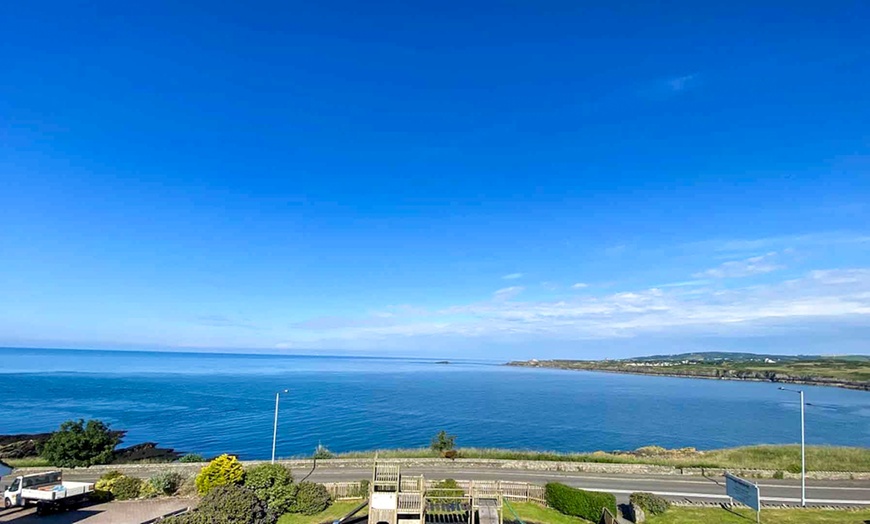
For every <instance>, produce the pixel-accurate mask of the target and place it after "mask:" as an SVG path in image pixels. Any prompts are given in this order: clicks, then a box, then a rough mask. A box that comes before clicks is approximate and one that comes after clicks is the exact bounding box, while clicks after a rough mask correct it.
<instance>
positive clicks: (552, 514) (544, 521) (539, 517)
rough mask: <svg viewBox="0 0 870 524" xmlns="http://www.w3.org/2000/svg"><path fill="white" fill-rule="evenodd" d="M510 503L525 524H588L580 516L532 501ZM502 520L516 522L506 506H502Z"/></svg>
mask: <svg viewBox="0 0 870 524" xmlns="http://www.w3.org/2000/svg"><path fill="white" fill-rule="evenodd" d="M510 505H511V507H513V508H514V511H516V512H517V515H519V516H520V518H521V519H522V520H523V522H525V523H526V524H589V523H588V522H587V521H585V520H583V519H581V518H577V517H569V516H567V515H562V514H561V513H559V512H558V511H556V510H554V509H550V508H545V507H543V506H539V505H538V504H534V503H532V502H511V503H510ZM504 521H505V523H508V522H511V523H514V522H517V519H516V517H514V515H513V513H511V512H510V510H509V509H508V508H507V506H505V508H504Z"/></svg>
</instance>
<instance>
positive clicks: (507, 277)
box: [501, 273, 523, 280]
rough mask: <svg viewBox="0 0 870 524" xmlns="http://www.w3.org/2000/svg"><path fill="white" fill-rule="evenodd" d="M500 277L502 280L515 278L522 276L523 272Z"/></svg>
mask: <svg viewBox="0 0 870 524" xmlns="http://www.w3.org/2000/svg"><path fill="white" fill-rule="evenodd" d="M501 278H503V279H504V280H516V279H518V278H523V274H522V273H511V274H509V275H505V276H503V277H501Z"/></svg>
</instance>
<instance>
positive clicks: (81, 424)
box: [39, 419, 121, 468]
mask: <svg viewBox="0 0 870 524" xmlns="http://www.w3.org/2000/svg"><path fill="white" fill-rule="evenodd" d="M120 440H121V439H120V437H119V436H118V434H117V433H113V432H112V431H111V430H110V429H109V425H108V424H105V423H103V422H101V421H99V420H89V421H87V423H85V421H84V420H83V419H79V420H77V421H76V420H68V421H66V422H64V423H63V424H61V425H60V429H59V430H58V431H56V432H54V434H52V436H51V438H49V439H48V440H47V441H46V442H45V444H43V446H42V448H41V449H40V451H39V454H40V456H42V458H44V459H46V460H47V461H49V462H50V463H51V465H52V466H57V467H63V468H75V467H84V466H93V465H94V464H107V463H109V462H110V461H111V460H112V454H113V453H114V451H115V446H117V445H118V443H119V442H120Z"/></svg>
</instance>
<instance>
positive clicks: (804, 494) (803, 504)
mask: <svg viewBox="0 0 870 524" xmlns="http://www.w3.org/2000/svg"><path fill="white" fill-rule="evenodd" d="M779 389H780V391H791V392H792V393H799V394H800V396H801V507H806V505H807V452H806V439H805V435H806V432H805V427H806V424H805V421H806V419H805V418H804V406H805V404H804V391H803V390H802V389H789V388H782V387H781V388H779Z"/></svg>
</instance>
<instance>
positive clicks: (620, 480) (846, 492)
mask: <svg viewBox="0 0 870 524" xmlns="http://www.w3.org/2000/svg"><path fill="white" fill-rule="evenodd" d="M402 471H403V472H404V473H409V474H415V475H419V474H422V475H425V476H426V478H429V479H444V478H454V479H457V480H514V481H521V482H532V483H536V484H544V483H546V482H548V481H558V482H563V483H565V484H568V485H570V486H575V487H578V488H584V489H592V490H598V491H607V492H610V493H613V494H615V495H616V496H617V498H618V499H620V501H621V502H624V501H626V500H628V495H629V494H631V493H634V492H636V491H647V492H652V493H656V494H659V495H662V496H664V497H666V498H669V499H671V500H683V501H685V500H688V501H692V502H723V501H727V500H728V497H727V496H726V495H725V481H724V479H723V478H722V477H693V476H673V475H671V476H643V475H605V474H598V473H560V472H547V471H527V470H508V469H487V468H480V469H458V468H456V467H418V468H414V467H407V468H403V469H402ZM309 472H310V470H303V469H295V470H293V475H294V476H295V478H296V479H302V478H303V477H305V476H306V475H308V474H309ZM65 477H66V478H68V480H89V481H93V480H95V479H93V478H88V477H87V475H86V474H85V475H84V476H82V475H76V474H75V473H69V474H67V475H65ZM367 478H371V468H358V469H357V468H318V469H316V470H315V471H314V472H313V473H312V474H311V476H310V477H309V479H308V480H313V481H316V482H342V481H355V480H361V479H367ZM758 483H759V485H760V487H761V498H762V501H763V502H764V503H766V504H767V505H782V504H788V505H795V504H800V481H794V480H772V479H765V480H759V481H758ZM807 499H808V502H809V504H811V505H814V506H852V505H862V506H870V481H809V482H808V483H807Z"/></svg>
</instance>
